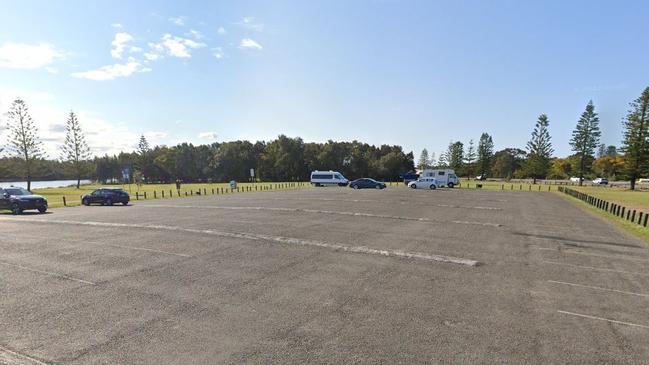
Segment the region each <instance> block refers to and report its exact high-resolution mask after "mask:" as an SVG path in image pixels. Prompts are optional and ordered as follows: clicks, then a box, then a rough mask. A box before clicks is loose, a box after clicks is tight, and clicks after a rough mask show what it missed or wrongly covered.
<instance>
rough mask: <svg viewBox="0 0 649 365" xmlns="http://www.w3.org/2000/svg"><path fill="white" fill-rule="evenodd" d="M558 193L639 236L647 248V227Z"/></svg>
mask: <svg viewBox="0 0 649 365" xmlns="http://www.w3.org/2000/svg"><path fill="white" fill-rule="evenodd" d="M557 194H559V195H560V196H561V197H562V198H564V199H566V200H568V201H569V202H571V203H573V204H575V205H576V206H578V207H580V208H582V209H583V210H585V211H587V212H589V213H591V214H594V215H596V216H599V217H602V218H605V219H606V220H608V221H609V222H611V223H613V224H614V225H615V226H617V227H618V228H620V229H622V230H623V231H624V232H627V233H629V234H630V235H632V236H634V237H637V238H639V239H640V240H642V241H643V242H644V243H645V245H646V246H647V248H649V228H645V227H643V226H641V225H639V224H637V223H631V222H629V221H627V220H625V219H622V218H619V217H616V216H615V215H613V214H611V213H608V212H606V211H603V210H601V209H597V208H596V207H594V206H592V205H590V204H588V203H586V202H583V201H581V200H579V199H577V198H574V197H572V196H570V195H567V194H564V193H557Z"/></svg>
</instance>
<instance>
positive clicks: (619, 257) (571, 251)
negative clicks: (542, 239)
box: [530, 246, 649, 262]
mask: <svg viewBox="0 0 649 365" xmlns="http://www.w3.org/2000/svg"><path fill="white" fill-rule="evenodd" d="M530 248H531V249H533V250H541V251H556V252H561V253H568V254H571V255H583V256H595V257H603V258H607V259H616V260H630V261H642V262H649V259H640V258H635V257H626V256H621V255H601V254H597V253H589V252H581V251H574V250H570V249H567V250H557V249H556V248H548V247H535V246H530Z"/></svg>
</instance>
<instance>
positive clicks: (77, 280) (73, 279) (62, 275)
mask: <svg viewBox="0 0 649 365" xmlns="http://www.w3.org/2000/svg"><path fill="white" fill-rule="evenodd" d="M0 265H5V266H11V267H15V268H18V269H23V270H26V271H31V272H35V273H39V274H43V275H49V276H54V277H57V278H61V279H66V280H71V281H76V282H78V283H82V284H88V285H97V284H96V283H93V282H92V281H87V280H83V279H78V278H74V277H72V276H68V275H65V274H59V273H55V272H50V271H43V270H39V269H33V268H31V267H26V266H22V265H17V264H12V263H9V262H4V261H0Z"/></svg>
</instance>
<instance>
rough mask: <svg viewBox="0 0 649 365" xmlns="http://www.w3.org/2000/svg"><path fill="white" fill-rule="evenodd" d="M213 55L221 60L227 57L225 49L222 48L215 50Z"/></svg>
mask: <svg viewBox="0 0 649 365" xmlns="http://www.w3.org/2000/svg"><path fill="white" fill-rule="evenodd" d="M212 55H214V57H216V59H219V60H220V59H222V58H224V57H225V53H223V48H221V47H216V48H213V49H212Z"/></svg>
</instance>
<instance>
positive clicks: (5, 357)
mask: <svg viewBox="0 0 649 365" xmlns="http://www.w3.org/2000/svg"><path fill="white" fill-rule="evenodd" d="M5 363H6V364H7V365H28V364H32V365H33V364H36V365H48V364H47V363H44V362H42V361H40V360H38V359H35V358H33V357H31V356H27V355H24V354H21V353H18V352H16V351H11V350H9V349H8V348H6V347H2V346H0V364H5Z"/></svg>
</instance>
